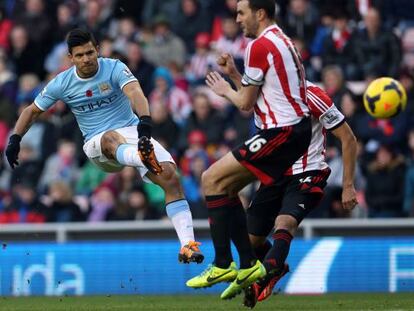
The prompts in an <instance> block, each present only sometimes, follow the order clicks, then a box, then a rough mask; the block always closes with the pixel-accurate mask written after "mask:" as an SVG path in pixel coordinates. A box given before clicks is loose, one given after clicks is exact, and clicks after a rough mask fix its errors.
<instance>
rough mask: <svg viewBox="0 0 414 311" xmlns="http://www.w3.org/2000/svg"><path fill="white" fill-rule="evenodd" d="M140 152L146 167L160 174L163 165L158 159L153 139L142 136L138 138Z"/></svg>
mask: <svg viewBox="0 0 414 311" xmlns="http://www.w3.org/2000/svg"><path fill="white" fill-rule="evenodd" d="M138 154H139V157H140V158H141V161H142V163H144V165H145V167H146V168H147V169H148V170H149V171H150V172H151V173H153V174H155V175H160V174H161V172H162V166H161V165H160V163H159V162H158V160H157V157H156V156H155V152H154V146H153V145H152V143H151V140H150V139H149V138H148V137H146V136H142V137H141V138H140V139H139V140H138Z"/></svg>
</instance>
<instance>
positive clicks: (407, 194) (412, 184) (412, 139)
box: [403, 129, 414, 217]
mask: <svg viewBox="0 0 414 311" xmlns="http://www.w3.org/2000/svg"><path fill="white" fill-rule="evenodd" d="M408 147H409V154H408V161H407V162H408V163H407V171H406V173H405V189H404V207H403V211H404V213H405V214H406V215H408V216H411V217H414V129H411V130H410V132H409V133H408Z"/></svg>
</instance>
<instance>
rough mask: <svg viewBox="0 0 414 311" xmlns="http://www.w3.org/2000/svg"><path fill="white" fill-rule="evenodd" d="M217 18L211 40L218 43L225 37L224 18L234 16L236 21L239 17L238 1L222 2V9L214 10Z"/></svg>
mask: <svg viewBox="0 0 414 311" xmlns="http://www.w3.org/2000/svg"><path fill="white" fill-rule="evenodd" d="M214 12H216V13H215V17H214V20H213V26H212V29H211V40H212V41H217V40H218V38H219V37H221V36H222V35H223V21H222V19H223V17H226V16H233V18H234V19H236V15H237V0H224V3H223V2H221V7H220V8H218V9H216V10H214Z"/></svg>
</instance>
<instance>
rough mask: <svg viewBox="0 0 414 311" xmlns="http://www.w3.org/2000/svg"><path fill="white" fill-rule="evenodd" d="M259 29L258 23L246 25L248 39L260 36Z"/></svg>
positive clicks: (245, 32) (253, 22)
mask: <svg viewBox="0 0 414 311" xmlns="http://www.w3.org/2000/svg"><path fill="white" fill-rule="evenodd" d="M258 29H259V23H258V22H257V21H252V22H251V23H246V24H245V26H244V35H245V37H246V38H251V39H256V38H257V36H258V35H259V34H258V33H257V31H258Z"/></svg>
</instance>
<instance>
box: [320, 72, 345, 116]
mask: <svg viewBox="0 0 414 311" xmlns="http://www.w3.org/2000/svg"><path fill="white" fill-rule="evenodd" d="M322 83H323V86H324V89H325V91H326V92H327V93H328V95H329V96H330V97H331V98H332V100H333V102H334V103H335V104H336V105H337V106H338V107H339V108H340V103H341V102H342V97H343V96H344V95H345V94H351V95H352V93H351V91H350V90H349V89H348V88H347V86H346V84H345V77H344V75H343V71H342V69H341V67H339V66H336V65H330V66H327V67H325V68H324V69H323V71H322Z"/></svg>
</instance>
